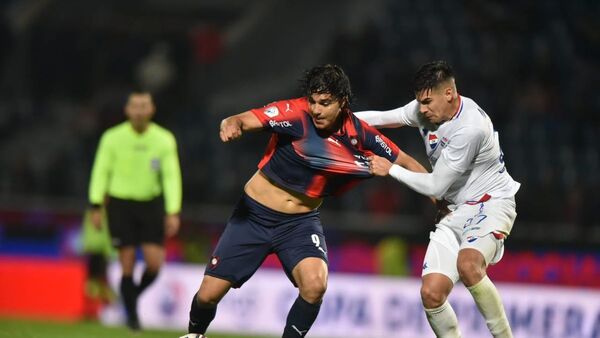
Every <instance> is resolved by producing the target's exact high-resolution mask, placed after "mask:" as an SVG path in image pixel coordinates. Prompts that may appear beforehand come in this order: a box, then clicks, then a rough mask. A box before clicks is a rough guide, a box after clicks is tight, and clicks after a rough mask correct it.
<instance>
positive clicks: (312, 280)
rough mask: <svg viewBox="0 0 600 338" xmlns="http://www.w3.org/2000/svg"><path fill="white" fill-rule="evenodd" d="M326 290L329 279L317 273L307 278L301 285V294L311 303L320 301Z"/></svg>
mask: <svg viewBox="0 0 600 338" xmlns="http://www.w3.org/2000/svg"><path fill="white" fill-rule="evenodd" d="M326 291H327V280H326V279H324V278H321V277H319V276H316V275H315V276H311V277H308V278H305V279H304V280H303V283H302V285H301V286H300V295H301V296H302V298H304V300H306V301H307V302H309V303H311V304H316V303H318V302H320V301H321V300H322V299H323V296H324V295H325V292H326Z"/></svg>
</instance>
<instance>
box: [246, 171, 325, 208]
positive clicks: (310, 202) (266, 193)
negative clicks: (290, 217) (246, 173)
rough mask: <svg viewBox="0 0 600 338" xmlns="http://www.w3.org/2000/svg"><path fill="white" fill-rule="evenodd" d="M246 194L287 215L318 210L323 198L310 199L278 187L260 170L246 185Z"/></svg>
mask: <svg viewBox="0 0 600 338" xmlns="http://www.w3.org/2000/svg"><path fill="white" fill-rule="evenodd" d="M244 190H245V191H246V194H248V196H250V197H251V198H252V199H253V200H255V201H257V202H258V203H260V204H262V205H264V206H266V207H268V208H270V209H273V210H275V211H279V212H283V213H286V214H299V213H303V212H309V211H311V210H314V209H316V208H318V207H319V206H320V205H321V202H323V199H322V198H313V197H308V196H306V195H303V194H299V193H297V192H294V191H290V190H288V189H285V188H283V187H280V186H278V185H276V184H275V183H274V182H273V181H271V180H269V178H267V177H266V176H265V175H264V174H263V173H262V172H261V171H260V170H258V171H257V172H256V173H255V174H254V176H252V178H250V180H249V181H248V183H246V187H245V188H244Z"/></svg>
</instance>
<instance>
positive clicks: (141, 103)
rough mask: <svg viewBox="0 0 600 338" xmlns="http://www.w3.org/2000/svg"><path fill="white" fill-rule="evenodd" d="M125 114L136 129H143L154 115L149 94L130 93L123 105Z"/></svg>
mask: <svg viewBox="0 0 600 338" xmlns="http://www.w3.org/2000/svg"><path fill="white" fill-rule="evenodd" d="M125 114H126V115H127V118H128V119H129V121H130V122H131V124H132V125H133V127H134V128H135V129H136V130H144V129H146V127H147V126H148V123H150V120H151V119H152V116H153V115H154V103H153V102H152V96H150V94H132V95H130V96H129V100H128V101H127V105H126V106H125Z"/></svg>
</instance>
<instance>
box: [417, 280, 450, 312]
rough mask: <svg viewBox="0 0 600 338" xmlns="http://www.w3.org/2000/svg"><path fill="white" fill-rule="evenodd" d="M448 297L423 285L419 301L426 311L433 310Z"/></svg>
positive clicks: (440, 291)
mask: <svg viewBox="0 0 600 338" xmlns="http://www.w3.org/2000/svg"><path fill="white" fill-rule="evenodd" d="M447 297H448V295H446V293H445V292H444V291H442V290H440V289H438V288H434V287H432V286H431V285H429V284H423V285H422V286H421V300H422V302H423V306H425V308H427V309H435V308H438V307H440V306H442V304H444V302H445V301H446V298H447Z"/></svg>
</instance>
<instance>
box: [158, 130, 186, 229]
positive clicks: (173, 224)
mask: <svg viewBox="0 0 600 338" xmlns="http://www.w3.org/2000/svg"><path fill="white" fill-rule="evenodd" d="M170 136H171V137H170V138H169V145H168V147H167V150H166V152H165V153H164V156H163V159H162V161H161V162H162V164H161V169H162V175H161V176H162V186H163V194H164V198H165V212H166V214H167V215H166V217H165V227H166V229H165V230H166V235H167V236H168V237H170V236H173V235H175V234H176V233H177V231H179V225H180V220H179V212H180V211H181V195H182V192H181V168H180V167H179V156H178V155H177V141H176V140H175V137H174V136H173V135H170Z"/></svg>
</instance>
